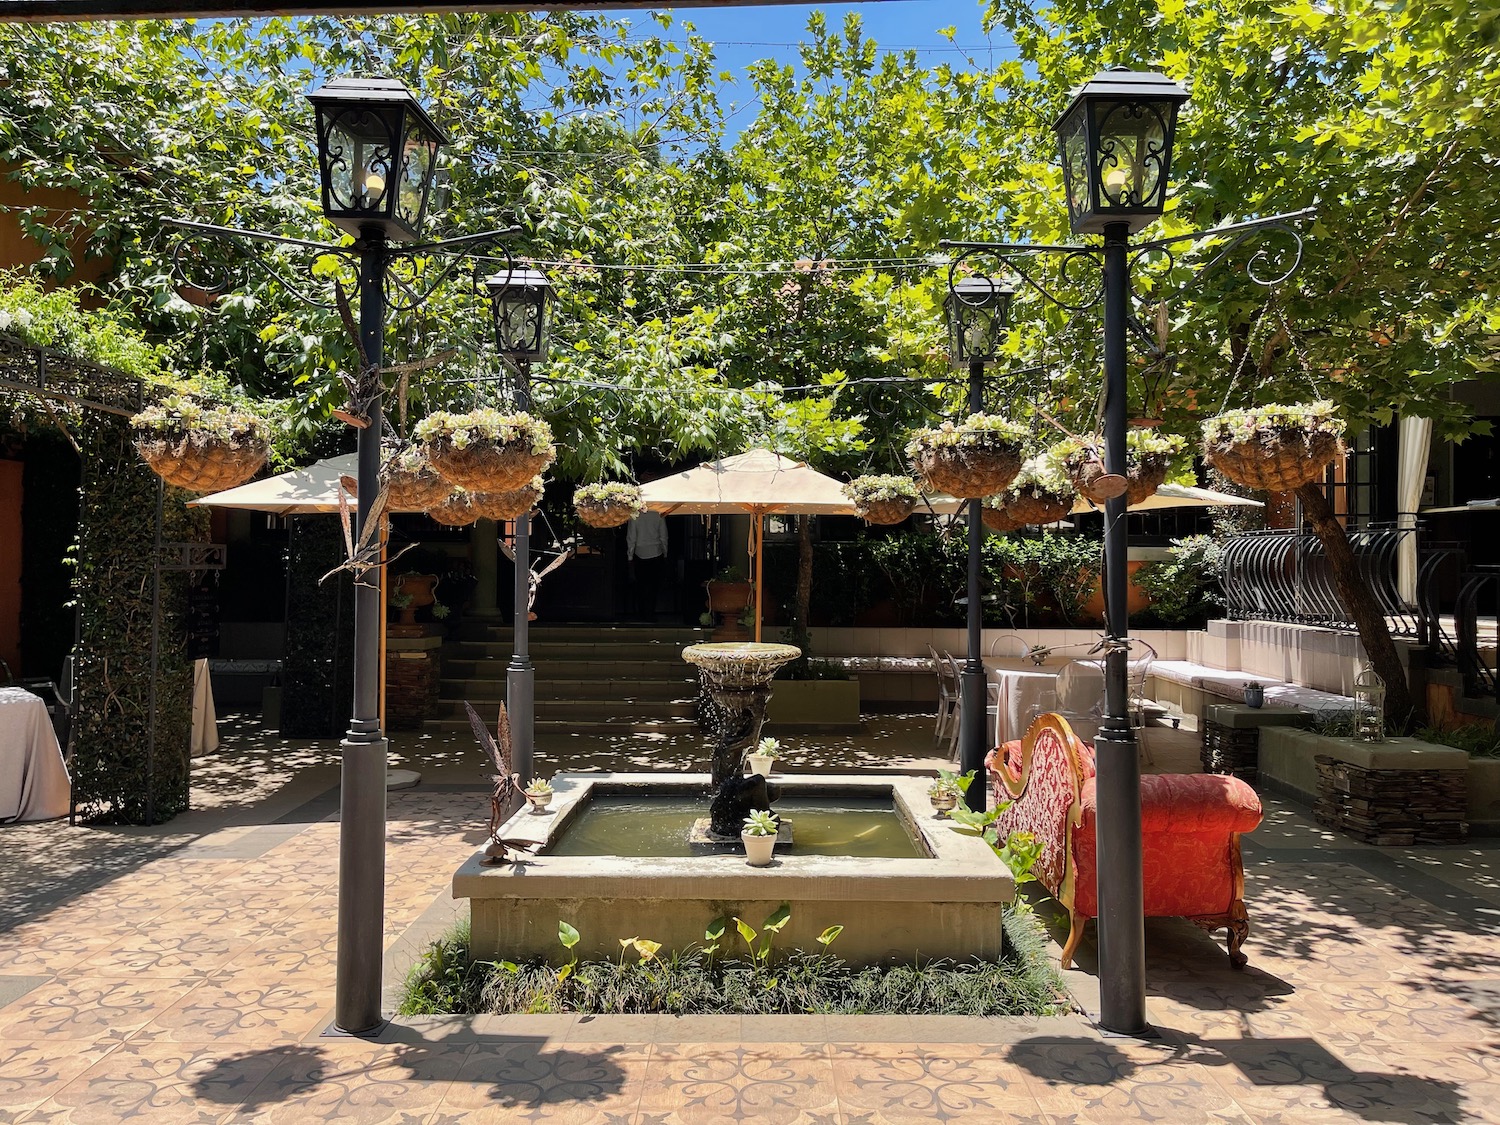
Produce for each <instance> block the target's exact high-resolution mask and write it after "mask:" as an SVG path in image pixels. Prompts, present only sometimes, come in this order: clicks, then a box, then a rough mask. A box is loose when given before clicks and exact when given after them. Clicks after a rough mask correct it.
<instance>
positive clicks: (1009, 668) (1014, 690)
mask: <svg viewBox="0 0 1500 1125" xmlns="http://www.w3.org/2000/svg"><path fill="white" fill-rule="evenodd" d="M1060 667H1061V665H1060V663H1052V664H1046V663H1043V664H1040V665H1038V664H1036V663H1034V662H1033V661H1031V660H1028V659H1026V658H1024V657H985V661H984V672H985V676H986V677H987V678H988V679H989V681H990V683H991V684H993V685H994V686H995V687H996V688H997V689H998V691H997V692H996V693H995V694H996V696H997V698H996V699H995V703H996V714H995V732H994V737H995V744H996V745H997V746H998V745H1001V744H1003V743H1006V742H1011V741H1013V740H1015V739H1018V738H1020V737H1021V736H1022V735H1024V734H1025V733H1026V728H1027V727H1029V726H1030V725H1031V721H1032V720H1033V719H1034V718H1036V717H1037V715H1039V714H1041V713H1042V712H1043V711H1049V710H1054V709H1055V708H1056V707H1057V673H1058V670H1059V668H1060Z"/></svg>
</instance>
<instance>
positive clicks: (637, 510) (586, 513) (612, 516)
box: [573, 480, 646, 527]
mask: <svg viewBox="0 0 1500 1125" xmlns="http://www.w3.org/2000/svg"><path fill="white" fill-rule="evenodd" d="M573 506H574V507H575V508H576V509H577V510H578V518H579V519H581V520H582V521H583V522H584V523H586V524H588V525H589V526H590V527H619V526H620V525H621V524H625V523H629V522H630V521H631V520H632V519H634V518H635V517H636V516H638V515H640V514H641V513H642V512H644V511H645V510H646V504H645V502H644V501H643V500H642V499H641V486H640V485H638V484H630V483H628V482H626V481H621V480H612V481H606V482H605V483H603V484H585V485H583V486H582V487H580V488H578V489H577V490H575V491H574V493H573Z"/></svg>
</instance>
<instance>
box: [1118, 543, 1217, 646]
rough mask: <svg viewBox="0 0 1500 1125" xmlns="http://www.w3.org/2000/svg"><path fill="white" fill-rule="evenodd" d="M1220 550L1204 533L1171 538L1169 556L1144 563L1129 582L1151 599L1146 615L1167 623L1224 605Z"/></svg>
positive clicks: (1199, 616) (1203, 614) (1200, 615)
mask: <svg viewBox="0 0 1500 1125" xmlns="http://www.w3.org/2000/svg"><path fill="white" fill-rule="evenodd" d="M1223 574H1224V549H1223V547H1221V546H1220V545H1219V543H1218V542H1217V541H1216V540H1215V539H1213V538H1212V537H1211V536H1208V535H1190V536H1188V537H1187V538H1186V539H1174V540H1173V541H1172V546H1171V558H1169V559H1167V560H1165V561H1162V562H1148V563H1146V564H1145V565H1143V566H1142V567H1141V568H1140V569H1139V570H1137V571H1136V572H1135V574H1134V575H1132V576H1131V581H1132V582H1134V583H1135V585H1137V586H1139V587H1140V588H1141V589H1142V590H1144V591H1145V592H1146V594H1147V596H1148V597H1150V599H1151V608H1150V609H1149V610H1147V611H1146V613H1147V615H1149V616H1150V617H1153V618H1155V619H1156V620H1158V621H1161V622H1164V623H1165V624H1169V625H1177V624H1181V623H1183V622H1188V621H1192V622H1198V621H1202V620H1203V619H1204V618H1206V617H1208V615H1209V614H1211V613H1212V612H1213V611H1214V610H1215V609H1216V608H1218V607H1219V606H1221V605H1223V604H1224V599H1223V596H1222V594H1221V593H1220V588H1219V583H1220V580H1221V579H1222V578H1223Z"/></svg>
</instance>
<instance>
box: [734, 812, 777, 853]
mask: <svg viewBox="0 0 1500 1125" xmlns="http://www.w3.org/2000/svg"><path fill="white" fill-rule="evenodd" d="M778 827H779V823H778V821H777V819H776V814H775V813H773V812H772V811H771V810H770V809H753V810H752V811H751V813H750V815H749V816H747V817H746V818H745V827H744V829H743V830H742V831H741V832H740V842H741V843H743V844H744V845H745V862H746V863H748V864H749V865H750V866H751V867H768V866H770V863H771V856H772V855H773V854H775V851H776V830H777V828H778Z"/></svg>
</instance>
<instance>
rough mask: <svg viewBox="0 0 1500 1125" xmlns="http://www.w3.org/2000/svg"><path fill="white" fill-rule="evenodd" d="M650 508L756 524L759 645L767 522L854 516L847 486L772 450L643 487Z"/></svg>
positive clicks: (756, 451)
mask: <svg viewBox="0 0 1500 1125" xmlns="http://www.w3.org/2000/svg"><path fill="white" fill-rule="evenodd" d="M641 499H642V500H643V501H645V504H646V507H647V508H649V509H650V510H651V511H653V512H660V513H661V514H662V515H664V516H694V515H701V516H707V515H725V514H736V513H741V512H743V513H745V514H747V515H749V516H750V517H751V518H752V519H753V520H754V531H753V537H752V545H751V551H752V553H753V554H754V556H755V639H756V640H757V641H758V640H760V628H761V622H760V619H761V591H762V586H763V573H762V562H763V551H762V548H763V547H764V545H765V517H766V516H769V515H797V516H852V515H856V514H857V513H856V512H855V510H854V505H852V504H850V503H849V500H848V498H847V497H846V496H845V495H844V491H843V485H842V484H841V483H840V482H839V481H837V480H835V479H834V478H833V477H830V476H827V475H825V474H823V473H820V472H818V471H817V470H816V469H810V468H808V467H807V465H805V464H804V463H803V462H801V461H794V460H792V459H791V458H790V457H783V456H782V455H781V454H779V453H773V452H772V451H771V450H769V449H752V450H751V451H750V452H749V453H741V454H739V455H738V456H735V457H721V458H719V459H718V460H715V461H706V462H704V463H703V464H702V465H699V466H698V467H697V468H694V469H688V470H687V471H686V472H681V473H673V474H672V475H671V476H666V477H662V478H661V479H660V480H654V481H652V482H651V483H649V484H645V485H642V486H641Z"/></svg>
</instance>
